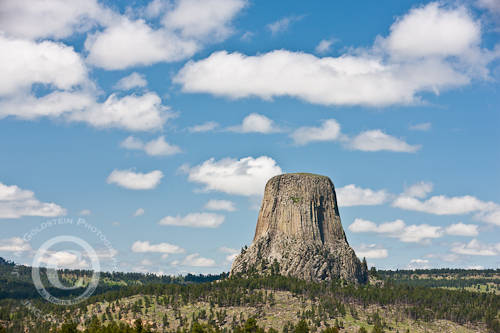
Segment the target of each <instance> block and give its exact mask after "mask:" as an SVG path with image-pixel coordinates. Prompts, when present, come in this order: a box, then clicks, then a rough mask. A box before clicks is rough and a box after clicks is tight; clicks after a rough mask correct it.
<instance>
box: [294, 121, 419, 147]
mask: <svg viewBox="0 0 500 333" xmlns="http://www.w3.org/2000/svg"><path fill="white" fill-rule="evenodd" d="M290 137H291V138H292V139H293V141H294V143H295V144H296V145H299V146H302V145H306V144H309V143H311V142H325V141H338V142H342V143H343V144H344V146H345V147H348V148H350V149H355V150H361V151H381V150H387V151H394V152H405V153H412V152H415V151H417V150H418V149H420V146H413V145H409V144H408V143H406V142H404V141H403V140H401V139H398V138H396V137H393V136H391V135H388V134H385V133H384V132H382V131H381V130H378V129H375V130H369V131H365V132H361V133H360V134H358V135H356V136H354V137H352V138H351V137H349V136H347V135H344V134H342V133H341V130H340V124H339V123H338V122H337V121H336V120H335V119H327V120H324V121H323V122H322V124H321V126H319V127H308V126H304V127H299V128H298V129H296V130H295V131H293V132H292V133H291V134H290Z"/></svg>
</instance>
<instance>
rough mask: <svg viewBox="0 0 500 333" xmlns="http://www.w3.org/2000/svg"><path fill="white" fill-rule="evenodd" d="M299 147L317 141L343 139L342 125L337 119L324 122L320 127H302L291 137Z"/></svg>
mask: <svg viewBox="0 0 500 333" xmlns="http://www.w3.org/2000/svg"><path fill="white" fill-rule="evenodd" d="M290 136H291V137H292V139H293V141H294V143H295V144H297V145H306V144H308V143H310V142H315V141H320V142H321V141H336V140H339V139H341V137H342V135H341V133H340V124H339V123H338V122H337V121H336V120H335V119H327V120H325V121H323V123H322V124H321V126H320V127H306V126H304V127H300V128H298V129H296V130H295V131H293V133H292V134H291V135H290Z"/></svg>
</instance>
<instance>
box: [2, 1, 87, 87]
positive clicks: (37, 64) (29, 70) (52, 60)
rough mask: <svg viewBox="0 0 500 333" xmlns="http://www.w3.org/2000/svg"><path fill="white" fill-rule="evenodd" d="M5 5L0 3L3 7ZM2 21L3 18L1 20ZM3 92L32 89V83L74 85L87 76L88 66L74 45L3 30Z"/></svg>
mask: <svg viewBox="0 0 500 333" xmlns="http://www.w3.org/2000/svg"><path fill="white" fill-rule="evenodd" d="M1 7H2V5H0V8H1ZM0 21H1V20H0ZM0 49H2V50H4V52H1V53H0V73H2V74H3V75H1V76H0V96H2V95H3V96H5V95H12V94H15V93H18V92H19V91H23V90H29V89H30V88H31V85H32V84H35V83H38V84H44V85H46V86H48V87H54V88H58V89H70V88H72V87H75V86H77V85H80V84H83V83H85V82H86V80H87V69H86V67H85V64H84V63H83V60H82V59H81V58H80V56H79V55H78V53H76V52H75V50H74V49H73V47H70V46H66V45H64V44H60V43H55V42H51V41H42V42H34V41H29V40H22V39H14V38H10V37H6V36H5V35H3V34H0Z"/></svg>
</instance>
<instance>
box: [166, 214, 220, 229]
mask: <svg viewBox="0 0 500 333" xmlns="http://www.w3.org/2000/svg"><path fill="white" fill-rule="evenodd" d="M224 219H225V216H224V215H219V214H213V213H190V214H187V215H186V216H180V215H177V216H165V217H164V218H162V219H161V220H160V222H158V224H160V225H175V226H181V227H193V228H217V227H218V226H220V225H221V224H222V223H223V222H224Z"/></svg>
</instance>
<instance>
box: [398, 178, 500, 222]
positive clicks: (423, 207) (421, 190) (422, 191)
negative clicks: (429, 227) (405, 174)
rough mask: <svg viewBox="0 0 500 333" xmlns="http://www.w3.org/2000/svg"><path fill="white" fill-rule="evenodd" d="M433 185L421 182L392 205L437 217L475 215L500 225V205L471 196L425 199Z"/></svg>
mask: <svg viewBox="0 0 500 333" xmlns="http://www.w3.org/2000/svg"><path fill="white" fill-rule="evenodd" d="M432 188H433V185H432V183H427V182H420V183H417V184H415V185H412V186H410V187H409V188H408V189H406V190H405V192H403V193H402V194H401V195H400V196H398V197H397V198H396V199H395V200H394V202H393V203H392V206H393V207H398V208H401V209H406V210H414V211H418V212H424V213H429V214H436V215H459V214H468V213H475V215H474V217H475V218H476V219H477V220H480V221H483V222H486V223H491V224H495V225H500V205H498V204H496V203H494V202H491V201H482V200H479V199H478V198H476V197H474V196H471V195H464V196H460V197H447V196H445V195H437V196H432V197H430V198H428V199H427V200H419V199H424V198H425V197H427V195H428V194H429V193H430V192H432Z"/></svg>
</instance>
